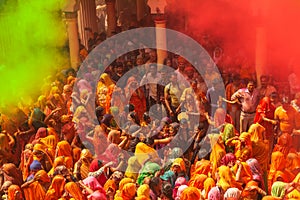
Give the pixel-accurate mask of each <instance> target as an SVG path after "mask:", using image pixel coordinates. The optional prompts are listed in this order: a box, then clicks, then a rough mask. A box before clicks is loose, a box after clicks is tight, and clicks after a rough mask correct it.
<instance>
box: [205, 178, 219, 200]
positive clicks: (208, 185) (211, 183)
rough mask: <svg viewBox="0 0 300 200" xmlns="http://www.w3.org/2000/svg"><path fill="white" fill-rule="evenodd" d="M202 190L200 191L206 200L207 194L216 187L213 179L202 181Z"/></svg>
mask: <svg viewBox="0 0 300 200" xmlns="http://www.w3.org/2000/svg"><path fill="white" fill-rule="evenodd" d="M203 185H204V189H203V190H202V196H203V197H204V199H207V198H208V193H209V192H210V190H211V189H212V188H213V187H215V186H216V183H215V181H214V179H212V178H207V179H206V180H205V181H204V184H203Z"/></svg>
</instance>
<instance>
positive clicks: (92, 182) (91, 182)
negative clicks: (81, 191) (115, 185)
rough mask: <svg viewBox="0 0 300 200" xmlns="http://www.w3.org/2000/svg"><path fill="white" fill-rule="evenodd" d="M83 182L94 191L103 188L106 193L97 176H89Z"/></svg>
mask: <svg viewBox="0 0 300 200" xmlns="http://www.w3.org/2000/svg"><path fill="white" fill-rule="evenodd" d="M82 182H83V184H84V185H86V186H88V187H89V188H90V189H91V190H93V191H96V190H101V191H102V192H103V193H104V189H103V188H102V186H101V185H100V184H99V182H98V181H97V179H96V178H95V177H92V176H89V177H87V178H85V179H84V180H83V181H82Z"/></svg>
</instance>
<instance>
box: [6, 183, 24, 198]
mask: <svg viewBox="0 0 300 200" xmlns="http://www.w3.org/2000/svg"><path fill="white" fill-rule="evenodd" d="M7 196H8V199H9V200H23V199H24V197H23V193H22V190H21V188H20V187H19V186H18V185H11V186H9V188H8V193H7Z"/></svg>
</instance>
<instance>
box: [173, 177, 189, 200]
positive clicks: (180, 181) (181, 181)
mask: <svg viewBox="0 0 300 200" xmlns="http://www.w3.org/2000/svg"><path fill="white" fill-rule="evenodd" d="M182 185H187V181H186V179H185V178H184V177H178V178H177V179H176V181H175V187H174V189H173V197H174V198H175V197H176V195H177V191H178V188H179V187H180V186H182Z"/></svg>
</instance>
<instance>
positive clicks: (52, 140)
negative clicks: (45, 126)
mask: <svg viewBox="0 0 300 200" xmlns="http://www.w3.org/2000/svg"><path fill="white" fill-rule="evenodd" d="M38 143H40V144H43V145H46V146H47V147H48V148H47V152H48V153H49V156H50V158H51V160H54V157H55V149H56V145H57V138H56V137H55V136H54V135H48V136H46V137H44V138H41V139H39V141H38Z"/></svg>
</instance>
